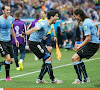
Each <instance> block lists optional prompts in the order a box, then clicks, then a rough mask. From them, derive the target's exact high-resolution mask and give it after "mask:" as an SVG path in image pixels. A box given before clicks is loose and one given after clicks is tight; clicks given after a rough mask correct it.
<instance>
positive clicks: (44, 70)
mask: <svg viewBox="0 0 100 90" xmlns="http://www.w3.org/2000/svg"><path fill="white" fill-rule="evenodd" d="M46 72H47V68H46V64H43V65H42V68H41V72H40V75H39V77H38V79H40V80H42V78H43V76H44V75H45V74H46Z"/></svg>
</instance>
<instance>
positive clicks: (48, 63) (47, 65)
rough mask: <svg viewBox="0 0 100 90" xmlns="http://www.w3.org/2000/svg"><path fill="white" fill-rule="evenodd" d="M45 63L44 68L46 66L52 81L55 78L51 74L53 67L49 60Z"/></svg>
mask: <svg viewBox="0 0 100 90" xmlns="http://www.w3.org/2000/svg"><path fill="white" fill-rule="evenodd" d="M45 63H46V68H47V71H48V74H49V77H50V79H51V80H52V81H53V80H54V79H55V77H54V75H53V69H52V64H51V61H46V62H45Z"/></svg>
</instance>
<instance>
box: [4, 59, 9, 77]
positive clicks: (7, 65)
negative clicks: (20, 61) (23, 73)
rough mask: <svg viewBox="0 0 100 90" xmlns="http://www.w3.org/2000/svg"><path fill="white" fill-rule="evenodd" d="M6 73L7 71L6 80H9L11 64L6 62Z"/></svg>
mask: <svg viewBox="0 0 100 90" xmlns="http://www.w3.org/2000/svg"><path fill="white" fill-rule="evenodd" d="M5 71H6V78H7V77H8V76H9V72H10V62H7V61H5Z"/></svg>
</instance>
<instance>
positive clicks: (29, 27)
mask: <svg viewBox="0 0 100 90" xmlns="http://www.w3.org/2000/svg"><path fill="white" fill-rule="evenodd" d="M39 18H40V16H39V14H36V19H35V20H34V21H33V22H31V23H30V24H29V26H28V27H27V30H29V29H31V28H33V27H34V26H35V24H36V23H37V22H38V20H39ZM34 57H35V61H37V60H38V57H37V56H36V55H35V54H34Z"/></svg>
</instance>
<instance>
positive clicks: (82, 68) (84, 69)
mask: <svg viewBox="0 0 100 90" xmlns="http://www.w3.org/2000/svg"><path fill="white" fill-rule="evenodd" d="M80 69H81V71H82V73H83V76H84V79H86V78H88V75H87V72H86V68H85V64H84V62H81V63H80Z"/></svg>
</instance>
